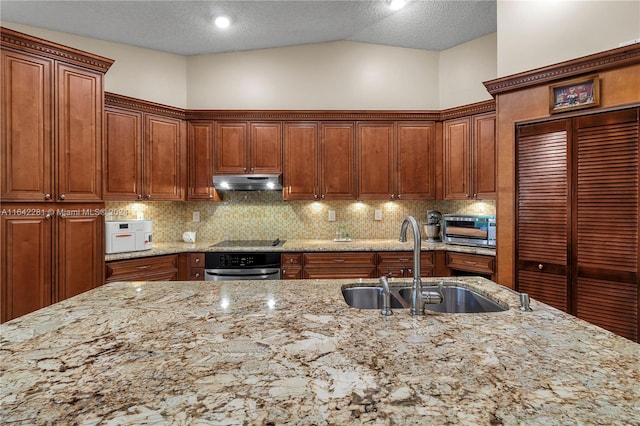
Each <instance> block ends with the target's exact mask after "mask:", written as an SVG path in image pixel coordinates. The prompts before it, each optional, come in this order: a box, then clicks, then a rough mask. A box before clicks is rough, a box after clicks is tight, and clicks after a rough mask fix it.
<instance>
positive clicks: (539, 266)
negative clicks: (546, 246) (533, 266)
mask: <svg viewBox="0 0 640 426" xmlns="http://www.w3.org/2000/svg"><path fill="white" fill-rule="evenodd" d="M542 268H544V265H543V264H542V263H540V264H538V269H539V270H541V271H542Z"/></svg>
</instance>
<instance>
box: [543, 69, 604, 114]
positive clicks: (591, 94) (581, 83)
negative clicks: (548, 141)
mask: <svg viewBox="0 0 640 426" xmlns="http://www.w3.org/2000/svg"><path fill="white" fill-rule="evenodd" d="M598 105H600V80H599V79H598V76H597V75H592V76H589V77H583V78H577V79H575V80H570V81H565V82H562V83H559V84H553V85H550V86H549V112H550V113H551V114H555V113H558V112H565V111H573V110H576V109H581V108H591V107H595V106H598Z"/></svg>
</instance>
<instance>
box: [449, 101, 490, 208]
mask: <svg viewBox="0 0 640 426" xmlns="http://www.w3.org/2000/svg"><path fill="white" fill-rule="evenodd" d="M443 129H444V130H443V131H444V164H443V168H444V176H443V192H444V198H445V199H448V200H467V199H495V198H496V161H497V157H496V142H495V113H489V114H481V115H476V116H473V117H464V118H458V119H454V120H447V121H445V122H444V126H443Z"/></svg>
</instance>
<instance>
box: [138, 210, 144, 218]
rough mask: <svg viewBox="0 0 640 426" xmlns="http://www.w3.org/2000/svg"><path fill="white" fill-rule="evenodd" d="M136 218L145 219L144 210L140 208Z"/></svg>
mask: <svg viewBox="0 0 640 426" xmlns="http://www.w3.org/2000/svg"><path fill="white" fill-rule="evenodd" d="M136 219H138V220H143V219H144V212H143V211H142V210H138V212H137V213H136Z"/></svg>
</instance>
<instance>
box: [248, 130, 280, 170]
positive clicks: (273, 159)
mask: <svg viewBox="0 0 640 426" xmlns="http://www.w3.org/2000/svg"><path fill="white" fill-rule="evenodd" d="M249 135H250V138H249V140H250V141H251V148H250V151H249V158H250V161H249V172H250V173H282V125H281V124H280V123H278V122H275V123H274V122H267V123H250V125H249Z"/></svg>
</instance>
